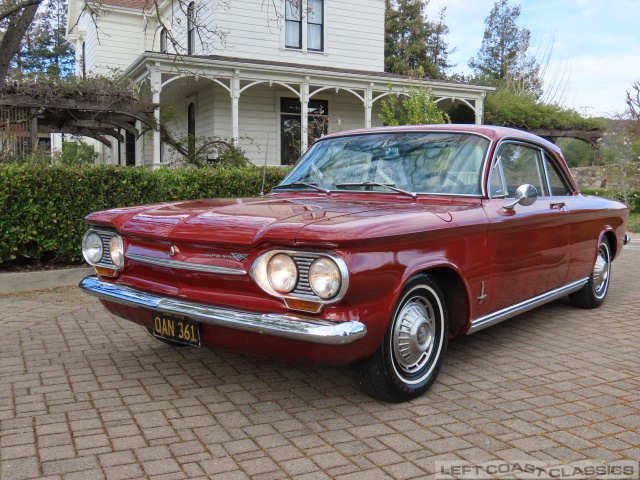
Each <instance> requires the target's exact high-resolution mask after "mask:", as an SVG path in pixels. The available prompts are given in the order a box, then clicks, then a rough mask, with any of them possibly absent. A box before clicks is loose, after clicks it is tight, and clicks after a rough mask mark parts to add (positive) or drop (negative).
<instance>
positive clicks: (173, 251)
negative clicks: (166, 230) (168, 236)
mask: <svg viewBox="0 0 640 480" xmlns="http://www.w3.org/2000/svg"><path fill="white" fill-rule="evenodd" d="M175 254H176V249H175V247H174V246H173V245H171V248H170V249H169V256H170V257H173V256H174V255H175Z"/></svg>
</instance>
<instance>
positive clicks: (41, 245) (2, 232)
mask: <svg viewBox="0 0 640 480" xmlns="http://www.w3.org/2000/svg"><path fill="white" fill-rule="evenodd" d="M286 172H287V171H286V170H285V169H281V168H268V169H267V172H266V182H265V191H269V189H270V188H271V187H272V186H273V185H275V184H277V183H278V182H280V181H281V180H282V178H283V177H284V175H285V173H286ZM262 175H263V169H262V168H258V167H250V168H220V167H218V168H215V167H207V168H201V169H194V168H178V169H169V168H164V169H159V170H149V169H146V168H122V167H114V166H80V167H78V166H76V167H70V166H66V165H56V166H43V165H14V164H10V165H0V267H8V266H10V265H12V264H24V263H30V264H41V263H73V262H78V261H80V260H81V257H82V255H81V252H80V243H81V239H82V235H83V233H84V231H85V230H86V227H87V226H86V224H85V223H84V222H83V218H84V217H85V216H86V215H87V214H89V213H91V212H93V211H96V210H103V209H108V208H114V207H121V206H126V205H138V204H143V203H153V202H164V201H172V200H185V199H196V198H211V197H252V196H257V195H258V194H259V193H260V189H261V186H262Z"/></svg>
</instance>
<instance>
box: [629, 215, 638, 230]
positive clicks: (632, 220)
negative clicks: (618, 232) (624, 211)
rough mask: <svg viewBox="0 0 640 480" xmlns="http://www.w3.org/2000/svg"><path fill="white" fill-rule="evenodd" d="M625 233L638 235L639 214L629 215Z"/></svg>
mask: <svg viewBox="0 0 640 480" xmlns="http://www.w3.org/2000/svg"><path fill="white" fill-rule="evenodd" d="M627 232H633V233H640V213H631V214H629V221H628V222H627Z"/></svg>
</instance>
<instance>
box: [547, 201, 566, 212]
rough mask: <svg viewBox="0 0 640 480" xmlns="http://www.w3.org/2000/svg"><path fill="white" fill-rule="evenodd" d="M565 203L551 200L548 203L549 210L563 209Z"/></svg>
mask: <svg viewBox="0 0 640 480" xmlns="http://www.w3.org/2000/svg"><path fill="white" fill-rule="evenodd" d="M565 206H566V203H564V202H552V203H550V204H549V207H550V208H551V210H564V207H565Z"/></svg>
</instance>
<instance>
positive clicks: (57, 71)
mask: <svg viewBox="0 0 640 480" xmlns="http://www.w3.org/2000/svg"><path fill="white" fill-rule="evenodd" d="M43 7H44V8H41V9H40V11H38V13H37V14H36V16H35V18H34V20H33V22H32V24H31V26H30V28H29V30H28V31H27V33H26V35H25V36H24V38H23V41H22V43H21V46H20V47H21V48H20V50H19V51H18V53H17V54H16V56H15V57H14V60H13V62H12V70H13V73H12V75H13V76H23V75H30V74H40V73H44V74H46V75H51V76H54V77H65V76H67V75H70V74H72V73H73V71H74V60H75V56H74V52H73V48H72V47H71V45H70V44H69V42H67V41H66V39H65V31H66V26H67V1H66V0H49V2H48V4H47V5H45V6H43Z"/></svg>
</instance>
